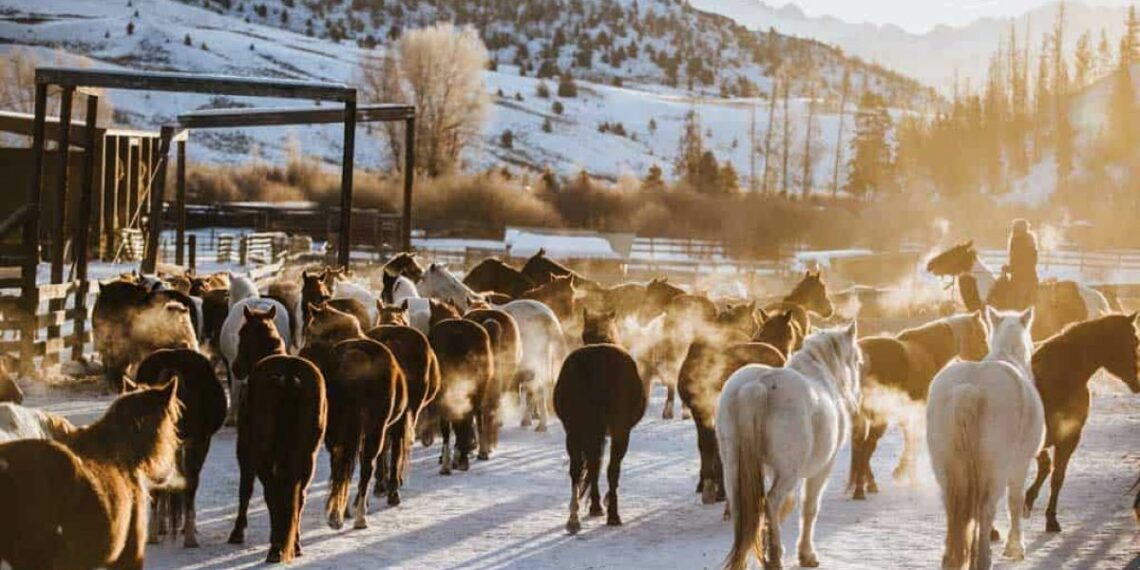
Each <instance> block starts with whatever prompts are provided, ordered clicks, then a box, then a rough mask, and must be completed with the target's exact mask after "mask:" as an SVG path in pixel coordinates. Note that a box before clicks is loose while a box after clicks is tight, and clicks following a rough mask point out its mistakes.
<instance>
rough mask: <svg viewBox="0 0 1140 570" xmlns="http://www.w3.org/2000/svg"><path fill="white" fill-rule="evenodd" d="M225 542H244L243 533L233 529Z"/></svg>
mask: <svg viewBox="0 0 1140 570" xmlns="http://www.w3.org/2000/svg"><path fill="white" fill-rule="evenodd" d="M226 542H227V543H229V544H245V533H244V532H238V531H236V530H235V531H234V532H231V533H230V538H229V540H227V541H226Z"/></svg>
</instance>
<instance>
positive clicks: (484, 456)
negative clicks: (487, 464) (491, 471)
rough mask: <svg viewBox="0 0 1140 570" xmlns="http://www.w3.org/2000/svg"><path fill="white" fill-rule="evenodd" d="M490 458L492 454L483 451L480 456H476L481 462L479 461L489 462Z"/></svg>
mask: <svg viewBox="0 0 1140 570" xmlns="http://www.w3.org/2000/svg"><path fill="white" fill-rule="evenodd" d="M490 458H491V454H490V453H487V452H485V451H481V452H479V455H476V456H475V459H477V460H479V461H486V460H488V459H490Z"/></svg>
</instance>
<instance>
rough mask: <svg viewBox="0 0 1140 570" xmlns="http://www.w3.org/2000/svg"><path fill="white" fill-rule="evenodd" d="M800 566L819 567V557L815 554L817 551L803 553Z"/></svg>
mask: <svg viewBox="0 0 1140 570" xmlns="http://www.w3.org/2000/svg"><path fill="white" fill-rule="evenodd" d="M800 567H801V568H818V567H819V557H817V556H816V555H815V553H811V554H801V555H800Z"/></svg>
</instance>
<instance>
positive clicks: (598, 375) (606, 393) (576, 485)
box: [554, 311, 649, 534]
mask: <svg viewBox="0 0 1140 570" xmlns="http://www.w3.org/2000/svg"><path fill="white" fill-rule="evenodd" d="M583 322H584V326H583V333H582V341H583V342H584V343H585V344H586V346H583V347H581V348H579V349H577V350H575V351H573V352H571V353H570V355H569V356H567V357H566V361H565V362H563V364H562V370H561V372H560V373H559V374H558V382H557V384H555V386H554V412H555V413H556V414H557V415H558V418H559V419H560V420H562V426H563V428H565V430H566V452H567V453H568V454H569V455H570V517H569V519H567V521H566V531H567V532H569V533H570V534H577V533H578V531H580V530H581V529H582V523H581V521H580V520H579V519H578V500H579V498H580V497H581V496H582V495H585V494H586V491H587V487H588V488H589V492H590V516H601V515H602V505H601V493H600V491H599V489H598V478H599V477H600V473H601V469H602V451H603V450H604V449H605V445H606V436H607V435H608V436H609V437H610V461H609V465H608V466H607V467H606V478H607V479H608V482H609V492H607V493H606V511H607V512H606V515H607V516H606V524H607V525H610V526H617V525H620V524H621V523H622V521H621V515H620V514H619V512H618V495H617V490H618V480H619V479H620V478H621V462H622V459H623V458H624V457H625V453H626V450H627V449H629V434H630V431H631V430H633V428H634V426H636V425H637V424H638V422H640V421H641V418H642V416H644V415H645V407H646V404H647V402H648V400H649V389H648V386H647V385H646V384H645V383H643V382H642V380H641V377H640V376H639V375H638V372H637V363H635V362H634V361H633V357H631V356H630V355H629V353H628V352H626V351H625V349H623V348H621V347H620V346H618V345H617V344H616V341H617V327H616V325H615V323H614V314H613V313H608V314H606V315H600V316H595V315H591V314H589V312H588V311H587V312H586V314H584V315H583Z"/></svg>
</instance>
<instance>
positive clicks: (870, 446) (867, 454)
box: [863, 421, 905, 495]
mask: <svg viewBox="0 0 1140 570" xmlns="http://www.w3.org/2000/svg"><path fill="white" fill-rule="evenodd" d="M886 432H887V422H884V421H875V422H874V423H872V424H871V428H870V430H869V431H868V432H867V445H866V447H865V448H864V450H863V477H864V481H865V483H866V486H867V492H868V493H871V494H872V495H874V494H878V492H879V484H878V483H877V482H876V481H875V471H874V470H873V469H871V458H872V457H874V456H875V450H876V449H878V448H879V440H880V439H882V437H883V434H884V433H886ZM903 460H904V461H905V455H904V459H903Z"/></svg>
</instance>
